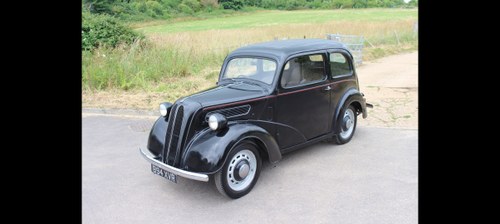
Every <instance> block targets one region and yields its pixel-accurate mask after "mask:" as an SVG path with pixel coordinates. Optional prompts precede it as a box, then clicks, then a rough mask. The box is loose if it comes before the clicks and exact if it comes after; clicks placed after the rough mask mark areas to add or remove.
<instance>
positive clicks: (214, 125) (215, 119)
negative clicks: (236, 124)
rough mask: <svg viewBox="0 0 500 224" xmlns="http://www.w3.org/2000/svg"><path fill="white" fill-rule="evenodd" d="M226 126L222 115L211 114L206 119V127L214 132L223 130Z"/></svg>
mask: <svg viewBox="0 0 500 224" xmlns="http://www.w3.org/2000/svg"><path fill="white" fill-rule="evenodd" d="M226 124H227V120H226V117H224V116H223V115H222V114H212V115H210V116H209V117H208V126H209V127H210V129H212V130H214V131H216V130H220V129H222V128H224V127H225V126H226Z"/></svg>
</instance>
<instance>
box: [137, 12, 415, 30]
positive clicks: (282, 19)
mask: <svg viewBox="0 0 500 224" xmlns="http://www.w3.org/2000/svg"><path fill="white" fill-rule="evenodd" d="M416 18H417V10H416V9H343V10H299V11H258V12H255V13H251V14H245V15H240V16H228V17H222V18H211V19H206V20H196V21H185V22H178V23H168V24H161V25H156V26H150V27H144V28H139V29H137V30H140V31H143V32H145V33H164V32H168V33H172V32H184V31H202V30H212V29H244V28H255V27H265V26H275V25H281V24H303V23H314V24H317V23H325V22H330V21H367V22H380V21H382V22H384V21H395V20H405V19H416Z"/></svg>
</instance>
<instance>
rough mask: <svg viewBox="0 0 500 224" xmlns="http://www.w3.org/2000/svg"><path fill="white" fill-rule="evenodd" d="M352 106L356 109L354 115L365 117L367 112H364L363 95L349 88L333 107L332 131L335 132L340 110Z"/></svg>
mask: <svg viewBox="0 0 500 224" xmlns="http://www.w3.org/2000/svg"><path fill="white" fill-rule="evenodd" d="M351 104H352V105H353V106H354V108H356V114H357V115H358V114H363V118H366V117H367V112H366V102H365V99H364V97H363V94H362V93H361V92H359V90H357V89H356V88H351V89H348V90H347V91H346V92H345V93H344V95H342V97H341V98H340V100H339V102H338V103H337V105H336V106H335V111H334V114H333V120H332V121H333V125H332V130H333V131H335V130H337V125H338V123H339V122H338V121H339V116H340V113H341V111H342V110H344V108H346V107H348V106H349V105H351Z"/></svg>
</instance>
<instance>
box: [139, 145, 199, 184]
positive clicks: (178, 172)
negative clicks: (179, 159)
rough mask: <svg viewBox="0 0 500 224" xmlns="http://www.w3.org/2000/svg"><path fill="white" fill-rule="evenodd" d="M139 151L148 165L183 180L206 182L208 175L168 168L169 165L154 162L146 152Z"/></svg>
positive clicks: (151, 155)
mask: <svg viewBox="0 0 500 224" xmlns="http://www.w3.org/2000/svg"><path fill="white" fill-rule="evenodd" d="M139 151H140V152H141V154H142V156H143V157H144V158H145V159H146V160H147V161H148V162H150V163H152V164H154V165H156V166H159V167H161V168H162V169H164V170H166V171H168V172H171V173H173V174H175V175H178V176H181V177H184V178H187V179H191V180H197V181H204V182H208V175H206V174H201V173H194V172H189V171H185V170H181V169H179V168H175V167H173V166H170V165H167V164H165V163H162V162H161V161H159V160H156V159H155V156H154V155H153V154H151V153H150V152H149V151H148V150H143V149H141V148H139Z"/></svg>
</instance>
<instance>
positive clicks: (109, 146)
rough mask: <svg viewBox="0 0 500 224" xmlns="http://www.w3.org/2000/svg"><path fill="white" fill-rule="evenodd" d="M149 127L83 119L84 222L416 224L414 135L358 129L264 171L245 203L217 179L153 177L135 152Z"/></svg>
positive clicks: (135, 122) (136, 122) (266, 166)
mask: <svg viewBox="0 0 500 224" xmlns="http://www.w3.org/2000/svg"><path fill="white" fill-rule="evenodd" d="M151 122H152V120H149V119H139V118H130V117H128V118H127V117H115V116H84V118H83V121H82V124H83V144H82V145H83V149H82V150H83V152H82V157H83V161H82V162H83V167H82V213H83V223H397V224H400V223H417V198H418V192H417V175H418V173H417V134H418V131H417V130H401V129H389V128H373V127H362V126H361V127H358V129H357V130H356V135H355V136H354V138H353V140H352V141H351V142H350V143H348V144H346V145H341V146H339V145H334V144H333V143H326V142H324V143H319V144H317V145H314V146H311V147H308V148H304V149H301V150H298V151H295V152H292V153H290V154H287V155H285V156H284V157H283V160H282V161H281V162H279V163H278V164H277V165H276V166H272V165H270V164H268V163H265V164H264V168H263V170H262V172H261V176H260V178H259V180H258V182H257V184H256V185H255V187H254V189H253V190H252V191H251V192H250V194H248V195H246V196H245V197H243V198H240V199H238V200H231V199H228V198H225V197H223V196H222V195H220V194H219V193H218V192H217V190H216V188H215V186H214V184H213V180H211V181H210V182H209V183H203V182H197V181H191V180H186V179H181V178H179V180H178V183H177V184H174V183H171V182H168V181H167V180H165V179H163V178H162V177H159V176H156V175H153V174H152V173H151V171H150V166H149V164H148V163H147V162H146V161H145V160H144V159H143V158H142V157H141V156H140V154H139V151H138V148H139V147H143V146H144V145H145V144H146V141H147V135H148V131H149V128H150V124H151ZM361 122H362V121H361Z"/></svg>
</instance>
